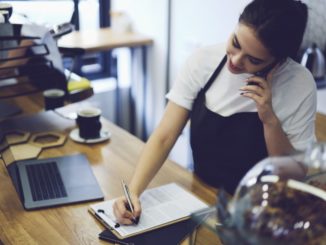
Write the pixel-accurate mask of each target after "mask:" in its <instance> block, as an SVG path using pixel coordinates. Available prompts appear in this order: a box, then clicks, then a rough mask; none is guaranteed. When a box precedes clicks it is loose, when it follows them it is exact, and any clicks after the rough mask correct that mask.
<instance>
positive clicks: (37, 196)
mask: <svg viewBox="0 0 326 245" xmlns="http://www.w3.org/2000/svg"><path fill="white" fill-rule="evenodd" d="M8 170H9V173H10V175H11V177H12V180H13V182H14V184H15V187H16V190H17V191H18V193H19V195H20V198H21V201H22V204H23V206H24V208H25V209H27V210H32V209H39V208H45V207H52V206H58V205H64V204H71V203H80V202H86V201H93V200H103V199H104V196H103V193H102V191H101V189H100V187H99V185H98V183H97V180H96V178H95V176H94V174H93V172H92V169H91V167H90V165H89V163H88V160H87V158H86V156H85V155H83V154H77V155H70V156H63V157H56V158H48V159H34V160H25V161H18V162H16V163H13V164H11V165H9V167H8Z"/></svg>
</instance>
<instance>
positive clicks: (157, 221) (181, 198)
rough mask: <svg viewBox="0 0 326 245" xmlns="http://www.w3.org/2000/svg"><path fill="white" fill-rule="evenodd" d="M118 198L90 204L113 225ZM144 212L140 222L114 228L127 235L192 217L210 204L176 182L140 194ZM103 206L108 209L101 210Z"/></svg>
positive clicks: (124, 235)
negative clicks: (114, 204)
mask: <svg viewBox="0 0 326 245" xmlns="http://www.w3.org/2000/svg"><path fill="white" fill-rule="evenodd" d="M114 201H115V200H109V201H104V202H101V203H98V204H94V205H91V208H92V209H93V210H94V211H95V212H96V213H97V215H99V216H100V217H101V218H102V219H103V220H104V221H105V222H106V223H107V224H108V225H109V226H110V227H114V226H115V224H116V220H115V218H114V214H113V209H112V206H113V203H114ZM140 202H141V204H142V214H141V217H140V220H139V223H138V224H137V225H129V226H126V225H121V226H120V227H119V228H115V230H116V231H117V232H118V233H119V234H120V235H121V236H122V237H127V236H131V235H133V234H136V233H143V232H144V231H147V230H150V229H153V228H154V227H159V226H162V225H164V224H167V223H171V222H172V223H173V222H174V221H177V220H180V219H184V218H186V217H189V216H190V214H191V213H193V212H196V211H198V210H200V209H203V208H207V207H208V205H207V204H206V203H204V202H202V201H201V200H199V199H198V198H197V197H196V196H194V195H193V194H191V193H189V192H188V191H186V190H184V189H183V188H182V187H180V186H178V185H177V184H175V183H171V184H167V185H163V186H160V187H156V188H152V189H148V190H146V191H144V193H143V194H142V195H141V197H140ZM99 209H102V210H104V211H105V213H104V214H103V213H99V212H98V210H99Z"/></svg>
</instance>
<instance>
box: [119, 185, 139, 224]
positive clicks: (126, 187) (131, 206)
mask: <svg viewBox="0 0 326 245" xmlns="http://www.w3.org/2000/svg"><path fill="white" fill-rule="evenodd" d="M121 182H122V188H123V192H124V194H125V197H126V199H127V202H128V205H127V209H129V211H130V212H131V213H132V214H133V213H134V207H133V205H132V202H131V198H130V193H129V188H128V186H127V184H126V183H125V182H124V181H123V180H122V181H121ZM132 221H133V223H134V224H138V222H139V218H136V217H134V216H133V219H132Z"/></svg>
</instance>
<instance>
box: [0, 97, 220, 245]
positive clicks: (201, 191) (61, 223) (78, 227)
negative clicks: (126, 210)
mask: <svg viewBox="0 0 326 245" xmlns="http://www.w3.org/2000/svg"><path fill="white" fill-rule="evenodd" d="M29 98H30V100H27V98H26V97H21V98H20V99H22V100H23V101H20V100H19V99H18V98H16V99H15V100H16V101H17V103H18V104H21V105H24V106H23V107H22V108H24V113H26V114H28V113H30V112H36V111H37V108H38V110H40V109H39V108H40V106H39V105H40V104H38V103H40V102H41V103H42V100H40V99H37V98H35V95H33V96H30V97H29ZM37 101H38V102H37ZM37 105H38V106H37ZM53 123H54V124H55V122H53ZM60 124H61V125H60V126H59V128H60V129H62V128H64V126H65V125H62V123H60ZM103 127H104V128H106V129H108V130H109V131H110V132H111V133H112V138H111V139H110V140H109V141H107V142H103V143H98V144H93V145H85V144H79V143H75V142H74V141H72V140H71V139H68V140H67V141H66V143H65V144H64V145H63V146H60V147H55V148H48V149H45V150H43V151H42V153H41V154H40V158H47V157H56V156H61V155H67V154H74V153H80V152H81V153H84V154H86V155H87V157H88V159H89V161H90V163H91V167H92V170H93V172H94V174H95V176H96V178H97V180H98V182H99V185H100V187H101V189H102V191H103V193H104V195H105V200H108V199H111V198H115V197H117V196H120V195H122V194H123V191H122V189H121V185H120V181H121V179H122V178H123V179H124V180H126V181H128V180H130V178H131V176H132V174H133V171H134V169H135V165H136V159H137V158H138V156H139V154H140V152H141V150H142V148H143V146H144V143H143V142H142V141H141V140H139V139H138V138H136V137H135V136H133V135H131V134H129V133H128V132H126V131H125V130H123V129H121V128H120V127H118V126H116V125H114V124H113V123H111V122H109V121H107V120H103ZM71 129H72V127H71V122H70V123H67V129H66V130H63V132H65V133H67V134H68V133H69V132H70V130H71ZM81 181H82V180H81ZM169 182H177V183H179V184H180V185H181V186H183V187H184V188H186V189H188V190H190V191H191V192H193V193H195V194H196V195H197V196H199V197H200V198H202V199H203V200H205V201H207V202H208V203H210V204H213V203H215V200H216V199H215V196H216V195H215V191H216V190H214V189H212V188H209V187H208V186H206V185H205V184H203V183H201V182H200V180H198V179H197V178H196V177H195V176H193V175H192V174H191V173H190V172H188V171H187V170H185V169H184V168H182V167H181V166H179V165H177V164H175V163H173V162H171V161H169V160H168V161H166V163H165V165H164V166H163V167H162V169H161V170H160V172H159V173H158V175H157V176H156V177H155V178H154V179H153V181H152V182H151V183H150V187H154V186H159V185H162V184H166V183H169ZM0 185H1V191H0V223H1V226H0V240H1V241H2V242H3V243H4V244H13V245H14V244H15V245H17V244H24V245H25V244H55V245H57V244H108V243H107V242H103V241H101V240H99V239H98V234H99V233H100V232H101V231H102V230H103V229H104V227H103V226H102V225H101V224H100V223H99V222H98V221H97V220H96V219H95V218H93V216H92V215H91V214H89V213H88V211H87V209H88V206H89V205H90V204H91V203H90V202H88V203H82V204H75V205H68V206H61V207H56V208H48V209H43V210H36V211H25V210H24V208H23V206H22V204H21V202H20V200H19V197H18V195H17V193H16V191H15V189H14V187H13V185H12V183H11V179H10V177H9V176H8V173H7V171H6V168H5V165H4V164H3V162H0ZM215 239H216V238H215Z"/></svg>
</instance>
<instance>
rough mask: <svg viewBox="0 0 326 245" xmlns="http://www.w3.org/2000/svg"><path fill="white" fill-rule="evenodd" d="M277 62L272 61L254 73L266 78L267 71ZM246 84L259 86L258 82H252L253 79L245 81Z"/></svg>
mask: <svg viewBox="0 0 326 245" xmlns="http://www.w3.org/2000/svg"><path fill="white" fill-rule="evenodd" d="M277 63H278V61H275V62H273V63H272V64H270V65H268V66H266V67H265V68H263V69H262V70H260V71H257V72H255V73H254V75H255V76H257V77H262V78H264V79H266V77H267V75H268V73H269V72H270V71H271V70H272V69H273V68H274V67H275V66H276V65H277ZM248 85H255V86H259V83H257V82H254V81H249V82H247V86H248Z"/></svg>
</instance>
